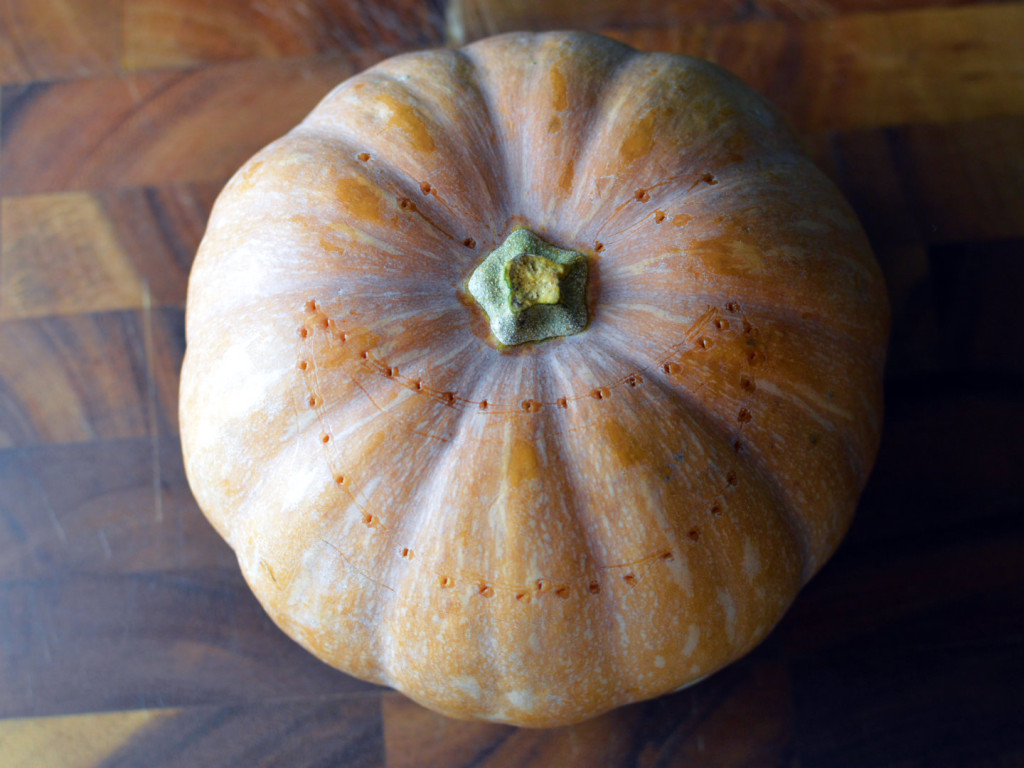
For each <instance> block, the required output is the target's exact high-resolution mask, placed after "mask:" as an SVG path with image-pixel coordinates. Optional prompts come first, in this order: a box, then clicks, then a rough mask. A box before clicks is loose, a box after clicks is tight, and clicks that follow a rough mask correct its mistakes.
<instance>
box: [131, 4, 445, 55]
mask: <svg viewBox="0 0 1024 768" xmlns="http://www.w3.org/2000/svg"><path fill="white" fill-rule="evenodd" d="M123 7H124V30H125V35H124V59H123V61H124V67H125V69H128V70H138V69H145V68H153V67H180V66H188V65H194V64H199V63H203V62H209V61H218V60H223V59H235V58H245V57H260V58H279V57H284V56H309V55H314V54H321V53H330V52H331V51H347V50H351V49H354V48H374V49H378V50H382V51H390V52H392V53H397V52H399V51H404V50H409V49H411V48H421V47H428V46H438V45H441V44H442V43H443V42H444V40H443V26H444V22H443V17H442V12H441V7H440V3H437V2H421V0H356V1H355V2H352V1H351V0H350V1H348V2H342V1H341V0H311V1H310V2H303V3H294V2H291V1H290V0H262V2H258V3H253V2H250V0H218V2H216V3H210V2H206V1H205V0H124V6H123Z"/></svg>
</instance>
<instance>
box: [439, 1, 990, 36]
mask: <svg viewBox="0 0 1024 768" xmlns="http://www.w3.org/2000/svg"><path fill="white" fill-rule="evenodd" d="M972 2H975V0H753V2H750V0H591V2H588V3H587V5H586V11H585V12H581V10H582V9H581V7H580V5H579V3H576V2H573V0H451V1H450V2H449V5H448V28H449V35H450V36H451V37H452V38H453V39H454V40H455V41H457V42H460V43H461V42H464V41H472V40H478V39H480V38H481V37H487V36H488V35H496V34H500V33H502V32H513V31H516V30H520V29H561V28H574V29H581V28H582V29H591V30H597V29H604V28H609V27H615V28H630V27H642V26H656V27H686V26H689V25H692V24H694V23H724V22H742V21H752V20H783V21H789V22H792V21H808V20H811V19H832V18H835V17H836V16H839V15H843V14H852V13H861V14H863V13H884V12H889V11H898V10H906V9H915V8H928V9H933V8H936V7H944V6H958V5H968V4H971V3H972Z"/></svg>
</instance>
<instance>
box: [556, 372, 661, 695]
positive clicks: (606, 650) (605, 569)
mask: <svg viewBox="0 0 1024 768" xmlns="http://www.w3.org/2000/svg"><path fill="white" fill-rule="evenodd" d="M564 370H565V369H564V368H562V369H558V370H556V372H555V375H556V376H558V378H559V379H561V381H562V382H563V383H566V384H567V383H568V382H567V380H566V377H565V376H559V374H560V373H561V372H562V371H564ZM554 436H555V439H556V440H558V441H559V443H560V444H561V445H562V446H563V453H564V455H565V456H566V457H568V461H567V462H566V471H567V474H568V476H569V477H570V484H571V485H572V486H573V487H574V488H575V489H576V491H577V493H576V496H575V499H577V500H578V501H577V503H576V504H575V505H574V506H576V507H577V515H579V516H580V517H581V518H583V519H587V520H591V521H593V520H594V519H596V518H597V516H598V515H600V514H601V512H600V511H595V510H591V509H581V508H580V504H581V503H582V502H581V501H580V500H584V499H586V494H584V493H583V489H584V488H585V486H586V483H585V482H583V481H582V480H581V479H580V478H583V477H587V476H588V473H587V472H586V471H585V470H584V469H583V468H582V467H581V464H580V459H579V457H577V456H576V455H575V452H574V451H572V450H569V447H570V444H569V442H568V434H567V432H565V431H564V430H554ZM585 528H586V529H588V530H589V533H588V535H587V536H586V537H585V541H586V545H587V552H588V557H589V558H590V559H591V560H592V562H593V563H594V564H595V566H596V567H597V569H598V571H599V572H600V573H601V577H600V579H599V580H598V582H597V583H598V584H599V585H600V583H601V581H606V580H608V579H609V578H614V576H612V575H611V574H612V569H613V568H617V567H618V566H617V564H614V563H607V562H603V560H604V558H602V557H601V556H600V555H598V554H597V552H596V551H595V547H594V539H595V538H596V537H599V536H600V534H599V533H596V532H595V527H594V526H593V523H591V524H590V525H589V526H585ZM662 551H663V550H662V549H661V548H659V549H658V550H656V551H654V552H651V553H649V554H645V555H643V556H642V557H641V558H639V559H638V560H635V561H632V562H630V563H626V564H623V565H625V566H626V567H636V566H637V565H639V564H640V563H642V562H646V561H653V560H655V559H656V558H658V557H659V555H660V553H661V552H662ZM599 596H600V601H601V602H600V605H601V608H602V618H603V622H602V626H603V628H604V630H605V633H606V637H605V638H598V641H597V642H595V645H596V646H597V647H599V648H601V650H602V652H603V655H604V659H605V668H607V667H608V666H609V662H610V669H611V674H612V675H613V678H614V681H615V685H614V687H615V689H616V690H617V691H619V692H620V693H619V695H618V696H617V697H616V698H615V699H614V700H613V703H611V706H609V707H608V708H609V709H610V708H613V707H617V706H621V705H622V704H625V703H627V702H629V701H632V700H634V697H635V695H634V694H631V692H632V691H635V690H636V688H637V687H638V685H639V683H638V681H637V680H636V679H635V678H633V677H632V676H631V675H630V667H631V665H629V664H626V663H623V662H624V659H625V657H626V656H628V655H629V654H630V653H631V652H632V651H631V648H629V647H628V646H626V645H625V644H624V643H622V642H621V641H619V640H618V639H617V633H616V631H615V629H614V612H613V611H612V610H611V609H610V601H611V600H613V599H616V596H615V592H614V591H613V590H612V589H608V588H605V589H603V590H602V591H601V592H600V593H599ZM644 618H645V619H647V620H649V621H651V623H652V624H653V623H654V622H655V621H656V620H657V617H655V616H648V617H644ZM641 620H644V619H641ZM671 687H673V686H672V685H669V687H668V689H669V690H670V689H671ZM651 695H657V694H651Z"/></svg>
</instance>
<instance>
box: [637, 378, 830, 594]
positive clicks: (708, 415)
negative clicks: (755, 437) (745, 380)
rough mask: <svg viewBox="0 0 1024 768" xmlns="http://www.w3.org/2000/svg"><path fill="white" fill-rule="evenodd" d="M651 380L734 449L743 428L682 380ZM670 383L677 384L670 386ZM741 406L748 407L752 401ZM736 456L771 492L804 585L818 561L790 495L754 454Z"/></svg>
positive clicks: (710, 432)
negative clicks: (812, 567)
mask: <svg viewBox="0 0 1024 768" xmlns="http://www.w3.org/2000/svg"><path fill="white" fill-rule="evenodd" d="M651 380H652V382H653V383H654V384H655V385H656V386H659V387H662V388H663V389H664V390H665V391H668V392H671V393H673V394H674V395H675V396H677V397H679V398H680V399H682V400H684V401H685V402H686V403H687V405H688V410H689V411H690V412H691V413H693V414H695V415H697V416H698V417H699V421H700V422H701V424H703V425H704V426H706V427H707V428H708V429H707V432H708V433H709V434H715V435H717V436H718V439H719V441H720V442H721V443H722V444H723V445H732V444H733V443H734V442H735V441H736V440H737V439H739V437H740V435H741V434H742V432H743V425H742V424H740V425H739V427H738V428H737V429H736V431H735V432H734V431H732V429H731V426H730V423H729V422H727V421H726V420H725V419H724V418H722V417H721V416H720V415H718V414H717V413H715V412H714V410H712V408H710V407H708V406H706V405H704V403H703V402H702V400H701V399H700V398H699V397H697V395H696V394H694V393H693V392H692V391H691V390H690V388H689V387H687V386H685V385H683V384H682V382H681V381H680V380H679V379H678V377H675V376H671V377H670V374H668V373H665V372H663V375H662V376H652V377H651ZM669 381H671V382H673V383H672V384H671V385H668V382H669ZM741 402H742V403H748V402H749V397H748V398H747V399H745V400H743V401H741ZM741 407H742V406H741ZM733 453H734V455H737V456H739V457H740V458H739V460H740V461H741V462H742V463H744V464H745V465H746V467H747V470H748V474H749V476H750V477H753V478H755V479H756V480H758V481H759V482H760V483H761V484H762V486H763V487H764V488H766V489H768V491H769V493H770V496H771V498H773V499H775V501H776V502H777V503H776V504H775V505H774V506H773V512H774V513H775V517H776V518H777V519H778V521H779V524H780V525H781V526H782V527H783V528H784V529H785V530H786V531H788V532H789V534H790V536H791V537H792V539H793V542H794V544H795V547H796V552H797V554H798V558H799V561H800V571H801V574H802V575H801V583H806V582H807V580H808V579H809V578H810V574H809V573H808V570H809V568H810V566H811V563H812V562H815V561H816V558H815V557H814V555H813V553H812V551H811V545H810V538H809V537H808V534H807V531H806V529H805V528H804V524H803V519H802V518H801V516H800V515H798V514H797V513H796V511H795V510H794V509H793V507H792V506H791V502H790V500H789V494H788V493H786V491H785V490H784V489H783V488H782V487H781V486H780V485H779V484H778V482H777V481H776V480H775V479H774V477H773V476H772V474H771V473H770V472H769V471H768V470H767V468H766V467H765V466H763V465H762V464H761V463H760V462H758V461H756V460H755V459H756V457H755V454H754V452H753V451H751V450H749V449H748V450H745V451H740V452H736V451H733Z"/></svg>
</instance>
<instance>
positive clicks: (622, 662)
mask: <svg viewBox="0 0 1024 768" xmlns="http://www.w3.org/2000/svg"><path fill="white" fill-rule="evenodd" d="M662 391H663V393H664V394H665V396H667V397H668V398H670V399H671V400H678V399H679V398H678V392H675V391H673V390H672V389H670V388H662ZM687 411H688V412H689V413H690V418H694V419H695V423H696V424H698V425H701V424H703V426H702V427H701V429H703V430H704V431H705V432H707V434H708V435H714V434H715V432H716V430H710V431H709V430H708V426H707V423H706V417H705V416H704V415H703V414H701V413H700V412H699V410H698V411H694V409H693V408H692V405H690V404H688V407H687ZM634 434H635V435H639V433H634ZM641 441H644V439H643V438H641ZM697 442H702V443H703V442H704V440H702V439H700V438H698V439H697ZM720 452H721V453H723V454H726V453H728V452H727V450H726V449H724V448H723V449H721V451H720ZM650 479H651V481H652V482H658V481H657V480H655V478H654V477H653V476H652V477H651V478H650ZM709 502H710V500H709ZM698 506H699V505H698ZM680 513H682V514H683V515H684V516H685V514H686V509H685V508H682V507H680V508H677V509H674V510H672V514H673V515H679V514H680ZM689 525H690V524H689V523H687V524H683V527H682V529H680V528H679V525H678V524H673V525H669V524H668V523H667V522H665V523H663V524H662V525H660V526H655V527H656V528H659V529H663V530H665V531H667V530H669V529H673V530H676V531H678V534H677V535H678V537H679V539H680V540H683V541H684V542H685V536H684V535H683V533H684V531H685V530H686V528H688V527H689ZM781 530H783V531H785V536H786V537H788V538H789V540H790V541H791V543H792V544H793V545H795V548H796V549H797V550H799V548H800V547H799V541H800V540H799V536H798V535H797V533H798V532H799V531H800V530H801V529H800V528H795V529H792V528H790V527H788V526H787V525H785V520H783V525H782V528H781ZM714 540H715V537H714V536H713V535H712V537H711V539H710V541H712V542H713V541H714ZM705 545H706V546H707V545H708V544H707V543H706V544H705ZM671 548H674V545H673V546H672V547H671ZM663 551H664V548H663V547H659V548H657V549H656V550H655V551H653V552H652V553H651V554H649V555H646V556H643V557H641V558H640V559H638V560H635V561H633V562H632V563H626V564H609V563H604V564H603V565H602V568H613V569H619V568H622V567H623V566H624V565H632V566H633V567H634V568H635V567H636V566H637V565H639V564H640V563H641V562H644V561H650V560H652V559H653V560H654V562H658V561H659V560H660V555H661V554H662V552H663ZM678 556H685V555H684V554H683V553H679V555H678ZM796 559H799V558H796ZM598 562H600V558H598ZM734 565H735V564H734V563H733V561H731V560H729V559H728V557H727V555H726V551H725V550H716V551H715V555H714V556H713V557H711V558H710V560H709V567H710V569H711V570H710V571H700V570H694V568H692V567H691V568H690V571H691V573H693V574H694V575H693V577H692V578H694V579H697V578H698V576H700V577H702V578H703V579H704V581H707V582H709V583H721V584H728V585H729V590H728V592H729V593H730V594H739V595H742V594H744V589H741V588H740V587H741V586H745V585H740V584H739V583H738V582H735V581H734V580H733V578H731V577H730V576H729V574H731V573H739V572H740V570H741V569H739V568H735V567H734ZM631 570H632V569H631ZM798 570H799V567H797V568H796V569H795V570H794V574H796V573H797V571H798ZM607 572H608V571H606V573H607ZM620 572H621V571H620ZM716 574H717V575H716ZM792 581H793V583H792V585H791V590H790V592H789V593H787V595H786V598H787V599H786V600H785V601H784V603H785V604H784V605H779V606H777V610H776V611H773V613H772V614H771V615H770V617H769V618H770V623H769V624H768V625H766V626H765V627H763V631H759V632H758V633H756V637H752V638H748V639H747V640H745V641H744V642H743V643H742V647H743V648H747V647H749V646H751V645H752V644H753V643H754V642H756V640H757V639H759V638H760V637H762V636H763V634H764V633H765V632H767V631H768V629H770V626H774V624H775V623H777V621H778V620H779V618H780V617H781V615H782V613H783V612H784V608H785V606H786V605H788V603H789V598H791V596H792V594H795V593H796V590H797V589H798V587H799V583H800V581H799V578H795V579H792ZM644 583H645V582H644V581H643V580H641V581H640V582H638V587H637V588H641V589H642V588H644V587H643V584H644ZM734 599H735V598H734ZM738 602H739V605H738V607H737V610H739V609H740V608H743V607H746V606H745V605H744V604H743V601H738ZM653 619H654V617H637V620H638V621H640V622H641V623H644V622H647V621H649V620H653ZM613 636H614V633H613ZM714 637H715V635H714V634H712V635H711V636H710V638H709V640H708V642H714V639H713V638H714ZM737 642H738V641H737ZM730 643H732V641H730ZM611 644H612V645H614V646H615V650H616V658H617V659H618V661H617V663H616V668H617V669H619V670H628V669H629V668H630V664H629V662H628V658H629V656H631V655H632V653H633V652H634V650H633V649H632V648H631V647H629V646H627V645H624V644H622V643H616V642H614V641H612V642H611ZM730 647H732V648H738V647H741V646H736V645H731V646H730ZM623 654H625V656H623ZM734 657H735V653H732V652H729V653H724V654H719V655H718V656H715V657H714V658H711V657H707V658H706V661H708V662H712V663H713V664H714V665H715V667H716V668H717V667H720V666H722V665H724V664H725V663H727V661H728V660H729V659H731V658H734ZM704 671H705V672H710V671H711V670H710V669H705V670H704ZM679 674H680V679H684V678H685V676H686V672H685V671H684V670H682V669H681V670H680V672H679ZM622 681H623V684H624V685H626V686H627V688H632V689H633V690H634V691H635V690H636V686H637V685H638V682H637V681H631V680H629V679H627V678H625V677H623V678H622ZM641 687H642V686H641ZM675 687H676V684H675V683H673V684H669V685H666V687H665V688H664V689H663V690H659V691H651V690H648V691H646V692H645V693H644V695H645V696H649V695H658V694H659V693H664V692H665V691H666V690H671V689H673V688H675ZM627 698H630V696H627Z"/></svg>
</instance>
